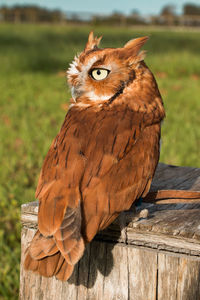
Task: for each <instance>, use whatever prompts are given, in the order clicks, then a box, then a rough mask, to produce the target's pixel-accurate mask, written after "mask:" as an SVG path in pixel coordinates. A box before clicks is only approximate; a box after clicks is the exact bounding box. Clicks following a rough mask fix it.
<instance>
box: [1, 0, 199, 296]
mask: <svg viewBox="0 0 200 300" xmlns="http://www.w3.org/2000/svg"><path fill="white" fill-rule="evenodd" d="M97 2H98V3H97ZM90 30H94V32H95V34H96V35H103V40H102V43H101V45H102V47H121V46H122V45H123V44H124V43H126V42H127V41H128V40H129V39H132V38H135V37H138V36H143V35H149V36H150V40H149V41H148V43H147V44H146V45H145V47H144V49H146V50H147V57H146V63H147V65H148V66H149V67H150V69H151V70H152V71H153V73H154V74H155V77H156V79H157V81H158V85H159V88H160V91H161V94H162V96H163V100H164V103H165V108H166V114H167V117H166V119H165V121H164V124H163V127H162V150H161V158H160V160H161V161H162V162H164V163H167V164H175V165H180V166H193V167H200V150H199V149H200V3H199V1H191V2H190V1H187V2H186V1H184V0H183V1H182V0H177V1H173V4H171V3H169V1H167V0H161V1H160V0H152V1H144V0H137V1H132V0H123V1H122V0H117V1H114V0H113V1H107V0H101V1H92V0H85V1H81V0H76V1H75V0H74V1H64V0H63V1H62V0H57V1H50V0H45V1H44V0H38V1H36V0H35V1H34V0H32V1H31V0H29V1H28V0H27V1H25V0H24V1H17V0H16V1H12V0H4V1H3V0H0V112H1V113H0V116H1V126H0V257H1V259H0V299H17V298H18V288H19V264H20V206H21V204H22V203H25V202H29V201H34V200H35V198H34V193H35V188H36V185H37V180H38V175H39V171H40V168H41V166H42V162H43V159H44V157H45V155H46V153H47V150H48V148H49V146H50V143H51V141H52V139H53V138H54V137H55V135H56V134H57V132H58V131H59V129H60V127H61V124H62V122H63V119H64V116H65V114H66V112H67V110H68V103H69V98H70V91H69V89H68V87H67V84H66V78H65V71H66V69H67V68H68V65H69V63H70V62H71V61H72V59H73V57H74V55H75V54H76V53H78V52H80V51H82V50H83V48H84V46H85V43H86V40H87V36H88V33H89V32H90Z"/></svg>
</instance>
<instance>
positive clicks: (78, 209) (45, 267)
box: [24, 32, 165, 280]
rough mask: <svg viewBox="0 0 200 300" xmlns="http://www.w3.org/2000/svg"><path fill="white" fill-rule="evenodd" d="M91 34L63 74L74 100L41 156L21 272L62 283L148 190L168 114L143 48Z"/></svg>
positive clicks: (136, 41)
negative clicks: (34, 225) (103, 43)
mask: <svg viewBox="0 0 200 300" xmlns="http://www.w3.org/2000/svg"><path fill="white" fill-rule="evenodd" d="M100 40H101V37H100V38H97V37H94V35H93V32H91V33H90V34H89V37H88V41H87V43H86V46H85V49H84V51H83V52H82V53H81V54H80V55H79V56H76V57H75V59H74V61H73V62H72V64H71V65H70V67H69V69H68V71H67V77H68V83H69V86H70V88H71V93H72V99H71V105H70V108H69V111H68V113H67V115H66V117H65V120H64V123H63V125H62V127H61V129H60V132H59V133H58V135H57V136H56V137H55V139H54V140H53V142H52V144H51V146H50V149H49V151H48V153H47V156H46V158H45V160H44V163H43V167H42V170H41V174H40V177H39V182H38V186H37V190H36V198H37V199H39V212H38V230H37V232H36V234H35V236H34V238H33V240H32V241H31V243H30V245H29V247H28V248H27V250H26V258H25V263H24V266H25V269H26V270H32V271H34V272H37V273H39V274H40V275H42V276H46V277H50V276H53V275H54V276H56V277H57V278H58V279H60V280H67V279H68V278H69V277H70V275H71V274H72V272H73V269H74V265H75V264H76V263H77V262H78V261H79V260H80V258H81V257H82V255H83V253H84V249H85V245H86V244H87V243H89V242H90V241H91V240H92V239H93V238H94V236H95V235H96V233H97V232H98V231H100V230H103V229H105V228H106V227H107V226H108V225H109V224H110V223H111V222H113V220H114V219H115V218H117V216H118V215H119V214H120V212H122V211H124V210H128V209H129V208H130V207H131V205H132V204H133V202H134V201H136V200H137V199H138V198H140V197H145V195H146V194H147V193H148V191H149V188H150V185H151V181H152V177H153V175H154V172H155V169H156V166H157V163H158V159H159V141H160V123H161V121H162V119H163V118H164V116H165V111H164V107H163V102H162V99H161V95H160V92H159V90H158V86H157V84H156V81H155V78H154V76H153V74H152V73H151V71H150V70H149V68H148V67H147V66H146V64H145V63H144V56H145V52H144V51H141V47H142V46H143V45H144V44H145V43H146V41H147V40H148V37H141V38H136V39H133V40H130V41H129V42H128V43H126V44H125V45H124V46H123V47H122V48H104V49H102V48H99V47H98V45H99V42H100Z"/></svg>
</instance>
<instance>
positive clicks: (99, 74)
mask: <svg viewBox="0 0 200 300" xmlns="http://www.w3.org/2000/svg"><path fill="white" fill-rule="evenodd" d="M109 73H110V71H109V70H106V69H93V70H91V72H90V74H91V76H92V78H93V79H95V80H103V79H105V78H106V77H107V76H108V74H109Z"/></svg>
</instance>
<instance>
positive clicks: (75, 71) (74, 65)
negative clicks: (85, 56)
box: [67, 56, 79, 76]
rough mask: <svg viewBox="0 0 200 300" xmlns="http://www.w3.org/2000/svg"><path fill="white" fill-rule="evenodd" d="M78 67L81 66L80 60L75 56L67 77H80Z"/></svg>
mask: <svg viewBox="0 0 200 300" xmlns="http://www.w3.org/2000/svg"><path fill="white" fill-rule="evenodd" d="M78 65H79V59H78V57H77V56H75V57H74V60H73V62H72V63H71V64H69V69H68V70H67V75H68V76H73V75H78V74H79V70H78V69H77V67H78Z"/></svg>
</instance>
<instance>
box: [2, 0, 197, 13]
mask: <svg viewBox="0 0 200 300" xmlns="http://www.w3.org/2000/svg"><path fill="white" fill-rule="evenodd" d="M185 3H194V4H197V5H200V0H174V1H172V0H171V1H170V0H97V1H95V0H0V6H2V5H6V6H12V5H15V4H18V5H20V4H29V5H32V4H35V5H40V6H42V7H47V8H50V9H60V10H63V11H65V12H67V11H69V12H87V13H99V14H109V13H112V12H113V11H120V12H122V13H124V14H129V13H131V11H133V10H138V11H139V12H140V13H141V14H143V15H155V14H158V13H160V11H161V8H162V7H163V6H165V5H167V4H173V5H175V6H176V12H177V13H181V12H182V6H183V4H185Z"/></svg>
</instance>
